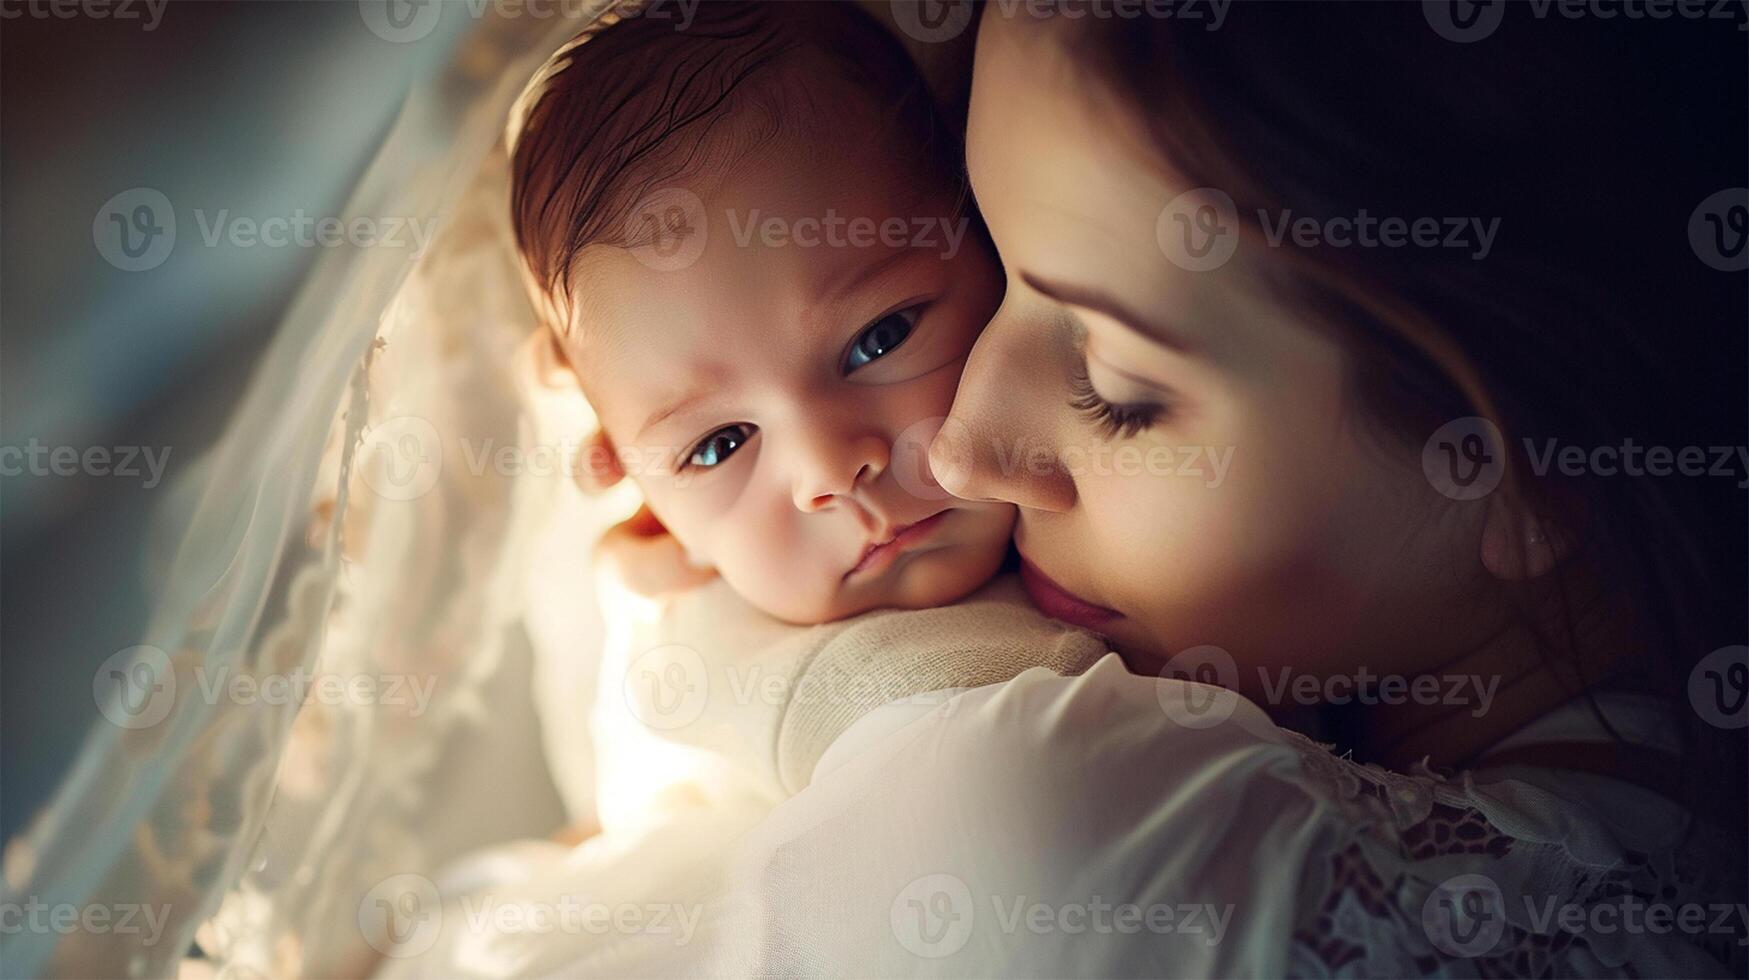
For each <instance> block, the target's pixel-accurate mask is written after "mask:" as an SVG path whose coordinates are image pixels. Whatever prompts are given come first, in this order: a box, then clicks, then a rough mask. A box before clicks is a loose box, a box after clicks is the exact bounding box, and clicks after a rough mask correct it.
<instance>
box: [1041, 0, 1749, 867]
mask: <svg viewBox="0 0 1749 980" xmlns="http://www.w3.org/2000/svg"><path fill="white" fill-rule="evenodd" d="M1733 26H1734V25H1720V24H1717V23H1709V22H1706V21H1681V20H1677V21H1669V22H1641V21H1634V22H1629V21H1622V20H1614V21H1612V20H1604V19H1599V18H1592V19H1590V20H1589V21H1569V20H1566V19H1564V18H1552V17H1551V18H1547V19H1544V20H1538V19H1534V18H1532V17H1529V16H1515V15H1514V13H1513V11H1512V10H1510V9H1509V10H1508V16H1507V17H1506V22H1505V23H1503V24H1502V25H1501V26H1500V27H1499V28H1498V30H1497V31H1496V33H1495V34H1494V35H1492V36H1490V37H1487V38H1484V39H1481V40H1477V41H1474V42H1472V43H1459V42H1457V41H1453V40H1448V39H1447V38H1446V37H1443V36H1441V35H1440V34H1439V33H1437V32H1436V30H1434V29H1433V28H1432V27H1431V26H1430V24H1429V22H1428V21H1427V20H1426V19H1425V17H1424V13H1423V5H1422V4H1405V3H1388V4H1377V3H1363V4H1346V3H1318V4H1303V3H1301V4H1279V5H1278V4H1263V3H1258V4H1242V5H1235V9H1234V10H1233V11H1232V14H1231V16H1230V18H1229V20H1228V22H1227V23H1226V24H1225V25H1224V26H1223V27H1222V29H1220V30H1218V31H1212V32H1211V31H1205V30H1203V29H1201V27H1202V25H1198V24H1185V23H1175V22H1171V21H1160V20H1155V21H1140V22H1136V21H1114V20H1099V19H1096V18H1081V19H1078V20H1075V21H1070V22H1068V24H1067V25H1066V27H1067V28H1068V30H1067V33H1066V34H1065V35H1064V36H1065V37H1066V39H1067V40H1066V43H1067V45H1068V50H1069V51H1070V52H1071V54H1072V56H1073V57H1074V60H1075V62H1076V63H1077V65H1079V66H1080V68H1081V69H1083V70H1084V71H1085V72H1086V74H1087V76H1088V79H1089V82H1090V85H1091V87H1092V88H1093V89H1094V90H1095V91H1103V92H1105V93H1109V94H1110V95H1112V96H1115V98H1116V99H1117V101H1119V102H1120V103H1122V104H1125V105H1127V106H1128V107H1129V108H1130V109H1131V110H1132V111H1133V113H1134V114H1135V115H1136V116H1137V117H1139V118H1140V119H1142V120H1144V121H1145V122H1146V124H1147V125H1148V127H1149V129H1150V132H1151V135H1152V137H1153V142H1154V144H1155V145H1156V147H1157V148H1158V149H1159V151H1160V152H1161V154H1162V157H1163V158H1164V159H1165V160H1167V161H1169V162H1170V163H1171V165H1172V167H1173V168H1174V169H1175V170H1177V171H1178V172H1179V173H1180V174H1182V175H1184V176H1185V177H1187V178H1188V179H1189V180H1190V181H1191V182H1192V186H1198V185H1202V186H1213V187H1217V188H1220V189H1222V190H1224V191H1226V192H1227V193H1228V194H1229V195H1230V196H1231V197H1232V198H1233V199H1234V200H1235V202H1236V204H1237V213H1238V216H1239V218H1240V220H1241V222H1242V223H1243V222H1244V221H1245V220H1246V217H1247V216H1249V215H1254V214H1258V213H1259V212H1260V211H1264V212H1273V213H1275V214H1280V213H1282V211H1283V210H1284V209H1291V210H1292V212H1293V214H1294V215H1295V216H1302V215H1303V216H1310V217H1314V218H1318V219H1324V218H1329V217H1335V216H1352V215H1355V214H1357V213H1358V211H1359V210H1360V209H1362V208H1365V209H1367V210H1368V211H1370V212H1371V213H1372V214H1374V215H1397V216H1406V217H1409V218H1415V217H1419V216H1464V217H1469V216H1474V217H1477V218H1483V219H1486V218H1489V217H1498V218H1499V219H1500V225H1499V233H1498V236H1497V240H1496V242H1495V244H1494V248H1493V251H1492V253H1491V254H1489V255H1488V256H1487V257H1486V258H1485V259H1483V260H1480V261H1477V260H1473V259H1472V258H1470V257H1469V255H1468V254H1467V253H1462V252H1454V251H1453V250H1448V249H1424V248H1422V249H1417V248H1403V249H1396V250H1390V249H1370V250H1368V251H1367V252H1366V254H1364V255H1360V254H1358V252H1359V250H1358V249H1340V248H1332V247H1328V246H1312V247H1291V246H1290V247H1285V248H1283V249H1281V250H1280V254H1281V257H1282V259H1283V260H1284V261H1283V262H1282V263H1281V268H1282V269H1283V270H1285V271H1284V273H1283V279H1284V280H1285V282H1284V284H1283V288H1284V289H1285V290H1286V291H1287V293H1288V294H1289V295H1290V296H1291V298H1292V299H1293V301H1295V302H1296V303H1297V304H1299V305H1300V306H1302V308H1306V309H1309V310H1311V311H1314V313H1315V317H1316V319H1317V321H1318V322H1320V323H1321V324H1323V325H1325V326H1326V327H1327V328H1329V329H1332V330H1333V331H1335V332H1336V333H1337V334H1338V335H1339V336H1340V338H1341V339H1342V340H1343V342H1344V346H1345V347H1346V348H1347V350H1348V353H1349V361H1350V368H1351V370H1350V374H1351V380H1352V390H1353V391H1354V393H1355V396H1356V401H1357V403H1358V404H1359V405H1360V406H1361V407H1362V408H1363V410H1364V415H1365V416H1366V417H1368V418H1370V419H1372V420H1374V421H1375V422H1377V423H1378V425H1377V428H1378V429H1379V431H1380V432H1381V433H1383V434H1384V435H1385V437H1386V438H1385V444H1386V445H1388V446H1389V447H1390V449H1391V451H1393V452H1398V453H1401V452H1403V451H1404V450H1405V448H1408V449H1409V451H1412V452H1419V451H1420V448H1421V447H1422V446H1423V445H1424V443H1425V441H1426V440H1427V439H1428V438H1429V436H1430V435H1431V434H1432V433H1433V431H1434V430H1435V429H1437V428H1438V427H1439V426H1440V425H1441V424H1443V423H1445V422H1448V421H1451V420H1453V419H1457V418H1461V417H1465V416H1471V415H1480V416H1483V417H1486V418H1488V419H1490V420H1492V421H1493V422H1495V423H1496V424H1497V425H1498V426H1499V428H1500V429H1501V431H1502V432H1503V433H1505V435H1506V443H1507V445H1506V447H1505V448H1506V449H1507V451H1508V454H1509V460H1508V466H1507V474H1508V476H1507V479H1508V481H1509V482H1508V483H1506V484H1503V486H1504V487H1505V488H1506V490H1507V492H1509V493H1512V494H1513V495H1514V498H1513V499H1516V500H1520V501H1522V502H1523V506H1525V507H1526V508H1527V509H1528V510H1529V512H1530V513H1533V514H1538V515H1561V516H1562V518H1563V520H1570V521H1573V522H1576V523H1579V524H1581V525H1582V526H1578V527H1569V530H1570V531H1572V532H1573V533H1574V537H1575V538H1576V540H1577V542H1578V547H1577V551H1576V553H1575V554H1574V555H1572V556H1571V557H1570V558H1569V562H1568V564H1567V565H1566V566H1563V567H1564V568H1565V569H1568V570H1570V569H1571V567H1573V566H1579V567H1583V568H1584V569H1585V570H1586V572H1587V574H1589V575H1592V576H1594V577H1595V578H1596V579H1598V580H1599V581H1601V582H1602V584H1603V586H1604V587H1605V589H1606V590H1607V601H1611V602H1614V603H1617V604H1619V606H1620V607H1621V608H1624V609H1629V610H1631V611H1632V618H1633V620H1634V623H1633V625H1634V627H1635V628H1636V629H1637V631H1638V634H1639V635H1638V637H1637V640H1638V643H1639V649H1640V650H1641V651H1643V655H1642V657H1641V658H1640V661H1639V662H1638V664H1637V666H1639V667H1640V668H1641V669H1642V670H1643V671H1644V672H1645V674H1646V675H1647V676H1648V677H1650V678H1652V680H1653V683H1654V684H1655V686H1656V688H1657V690H1656V692H1655V693H1659V694H1663V695H1665V696H1667V697H1668V698H1670V699H1671V700H1672V701H1673V702H1674V703H1676V704H1679V705H1681V706H1682V707H1681V709H1680V710H1679V711H1678V712H1677V714H1678V716H1679V717H1680V718H1682V719H1684V720H1685V724H1686V726H1687V728H1688V735H1689V745H1690V751H1689V753H1688V762H1689V766H1688V769H1689V771H1688V772H1687V773H1686V776H1687V780H1688V787H1689V793H1688V796H1689V798H1690V801H1691V802H1693V803H1696V804H1703V805H1707V808H1710V804H1713V803H1716V802H1721V801H1720V800H1719V798H1720V797H1723V798H1724V799H1723V801H1722V803H1723V807H1722V809H1723V810H1724V812H1725V813H1726V814H1734V815H1735V816H1727V817H1726V820H1730V821H1734V822H1731V823H1726V824H1725V825H1726V826H1734V827H1736V828H1738V829H1739V833H1740V828H1741V826H1742V822H1741V813H1742V807H1743V794H1744V785H1743V783H1744V778H1743V777H1744V772H1745V769H1744V762H1743V759H1744V754H1743V749H1744V738H1743V733H1741V732H1727V731H1722V730H1720V729H1717V728H1713V727H1712V726H1710V725H1708V724H1706V723H1705V722H1704V721H1703V720H1702V719H1701V718H1700V717H1699V716H1698V714H1697V712H1696V711H1693V710H1689V709H1688V706H1687V685H1688V677H1689V672H1690V670H1691V669H1692V668H1693V666H1694V664H1695V662H1696V661H1697V660H1698V659H1699V658H1700V657H1702V656H1704V655H1705V654H1707V653H1708V652H1709V651H1711V650H1713V649H1715V648H1718V647H1721V646H1724V645H1727V644H1738V643H1742V642H1743V640H1744V636H1745V609H1744V604H1743V601H1742V600H1743V596H1744V594H1745V574H1744V571H1745V569H1744V557H1745V556H1744V551H1743V544H1744V540H1745V533H1744V520H1743V518H1744V505H1743V496H1742V491H1741V490H1740V489H1738V487H1737V486H1736V480H1735V479H1730V478H1719V477H1711V478H1706V477H1702V478H1696V477H1674V476H1673V477H1664V478H1658V477H1652V476H1644V475H1642V476H1639V477H1628V476H1622V475H1615V476H1610V475H1600V474H1596V473H1587V474H1584V475H1579V476H1569V475H1564V474H1562V473H1560V472H1559V471H1558V470H1553V469H1550V470H1548V471H1547V472H1544V473H1536V472H1535V470H1534V469H1533V467H1532V466H1531V465H1530V462H1531V461H1530V459H1529V457H1528V456H1527V454H1526V453H1525V452H1524V451H1523V450H1522V449H1520V448H1519V447H1520V446H1524V445H1527V444H1535V445H1546V444H1547V443H1546V442H1545V440H1549V439H1555V440H1558V444H1559V445H1562V446H1571V445H1577V446H1583V447H1588V448H1589V447H1594V446H1604V445H1621V444H1623V440H1624V439H1632V440H1633V441H1634V442H1635V443H1638V444H1640V445H1642V446H1649V445H1664V446H1672V447H1674V446H1741V445H1744V443H1745V440H1744V432H1743V424H1742V423H1743V419H1742V406H1743V403H1744V397H1743V396H1744V390H1743V383H1742V376H1741V368H1742V365H1743V364H1744V360H1745V357H1744V336H1745V331H1744V323H1745V320H1746V317H1745V304H1744V294H1743V290H1742V286H1741V278H1740V276H1732V275H1729V274H1722V273H1720V272H1717V271H1715V270H1713V269H1711V268H1709V267H1708V266H1707V265H1705V264H1703V263H1702V262H1701V261H1699V260H1698V259H1697V257H1696V254H1695V251H1694V250H1693V249H1692V248H1691V245H1690V241H1689V239H1688V235H1687V233H1686V231H1685V223H1686V222H1687V221H1688V218H1689V215H1690V213H1691V212H1692V211H1693V209H1694V208H1695V207H1696V205H1697V204H1699V203H1700V202H1701V201H1702V200H1703V199H1705V198H1707V197H1708V196H1709V195H1710V194H1712V193H1713V192H1716V191H1718V190H1720V189H1721V188H1725V187H1732V186H1737V185H1741V183H1742V170H1741V165H1742V161H1743V160H1744V159H1745V158H1746V157H1749V147H1746V145H1745V143H1746V139H1745V130H1744V128H1743V127H1742V125H1741V120H1742V118H1743V116H1744V110H1745V106H1744V89H1743V85H1742V83H1741V79H1742V71H1743V67H1744V65H1743V51H1742V48H1741V45H1740V42H1739V39H1740V35H1738V34H1737V33H1736V32H1735V31H1734V30H1732V29H1731V28H1732V27H1733ZM1252 230H1253V231H1256V230H1257V229H1255V228H1253V229H1252ZM1726 406H1729V409H1728V411H1727V410H1724V409H1725V407H1726ZM1560 584H1561V588H1560V589H1559V591H1560V592H1562V593H1563V594H1565V593H1566V591H1567V590H1566V588H1565V586H1566V582H1565V581H1562V582H1561V583H1560ZM1537 625H1538V624H1535V623H1533V624H1532V627H1533V629H1534V628H1536V627H1537ZM1537 632H1538V635H1539V638H1540V640H1541V641H1542V644H1543V646H1544V647H1545V650H1546V651H1547V652H1548V653H1549V654H1550V655H1551V656H1555V657H1559V658H1562V659H1563V660H1564V661H1570V662H1571V663H1573V664H1574V665H1576V666H1577V667H1579V668H1580V669H1581V670H1582V669H1583V668H1584V666H1585V657H1584V654H1585V651H1583V650H1579V649H1577V648H1576V647H1577V640H1576V632H1575V630H1574V629H1573V628H1572V627H1571V623H1570V622H1569V623H1568V624H1566V628H1565V629H1559V628H1557V629H1554V630H1544V629H1538V631H1537ZM1649 693H1652V692H1649ZM1605 724H1607V721H1606V722H1605ZM1720 775H1723V776H1725V777H1726V778H1725V779H1724V780H1723V781H1722V784H1721V781H1720V780H1719V778H1718V777H1719V776H1720Z"/></svg>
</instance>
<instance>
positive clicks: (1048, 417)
mask: <svg viewBox="0 0 1749 980" xmlns="http://www.w3.org/2000/svg"><path fill="white" fill-rule="evenodd" d="M1058 346H1059V345H1056V344H1053V343H1052V342H1051V339H1050V330H1049V327H1048V326H1046V325H1041V324H1029V323H1026V322H1023V321H1018V320H1015V319H1013V318H1011V317H1004V316H1003V314H1002V311H997V314H996V318H995V319H994V320H992V321H990V325H989V326H987V327H985V328H984V332H983V334H982V335H980V336H979V337H978V342H977V344H976V345H974V346H973V348H972V353H971V356H970V357H968V358H967V359H966V369H965V373H964V374H963V375H962V376H961V377H960V386H959V391H958V393H956V394H955V395H954V400H953V409H952V411H951V414H949V415H948V418H947V422H946V423H945V424H943V425H942V427H941V432H940V433H938V434H937V435H936V437H935V441H934V442H932V443H931V444H930V446H929V468H930V470H931V471H932V472H933V473H934V475H935V479H936V481H937V482H939V483H940V484H941V487H942V489H944V490H946V491H947V492H948V493H951V494H953V495H954V496H956V497H960V498H962V499H965V500H1002V501H1007V502H1008V503H1012V504H1016V505H1019V506H1021V507H1026V508H1029V509H1032V510H1048V511H1065V510H1068V509H1069V508H1070V507H1073V506H1074V504H1075V482H1074V480H1073V479H1071V478H1070V476H1069V474H1068V473H1067V472H1065V471H1064V469H1063V467H1062V466H1060V465H1058V459H1059V456H1060V454H1059V453H1058V452H1057V446H1056V441H1055V440H1056V433H1057V432H1059V431H1060V425H1061V422H1060V419H1061V414H1062V412H1063V411H1066V410H1068V402H1067V398H1066V396H1064V395H1062V393H1061V392H1059V390H1058V389H1059V388H1060V387H1061V386H1060V385H1059V384H1054V383H1042V384H1041V383H1039V380H1040V379H1049V378H1060V377H1063V370H1064V365H1063V364H1062V363H1061V358H1060V356H1059V354H1060V352H1059V351H1058V349H1057V348H1058Z"/></svg>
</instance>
